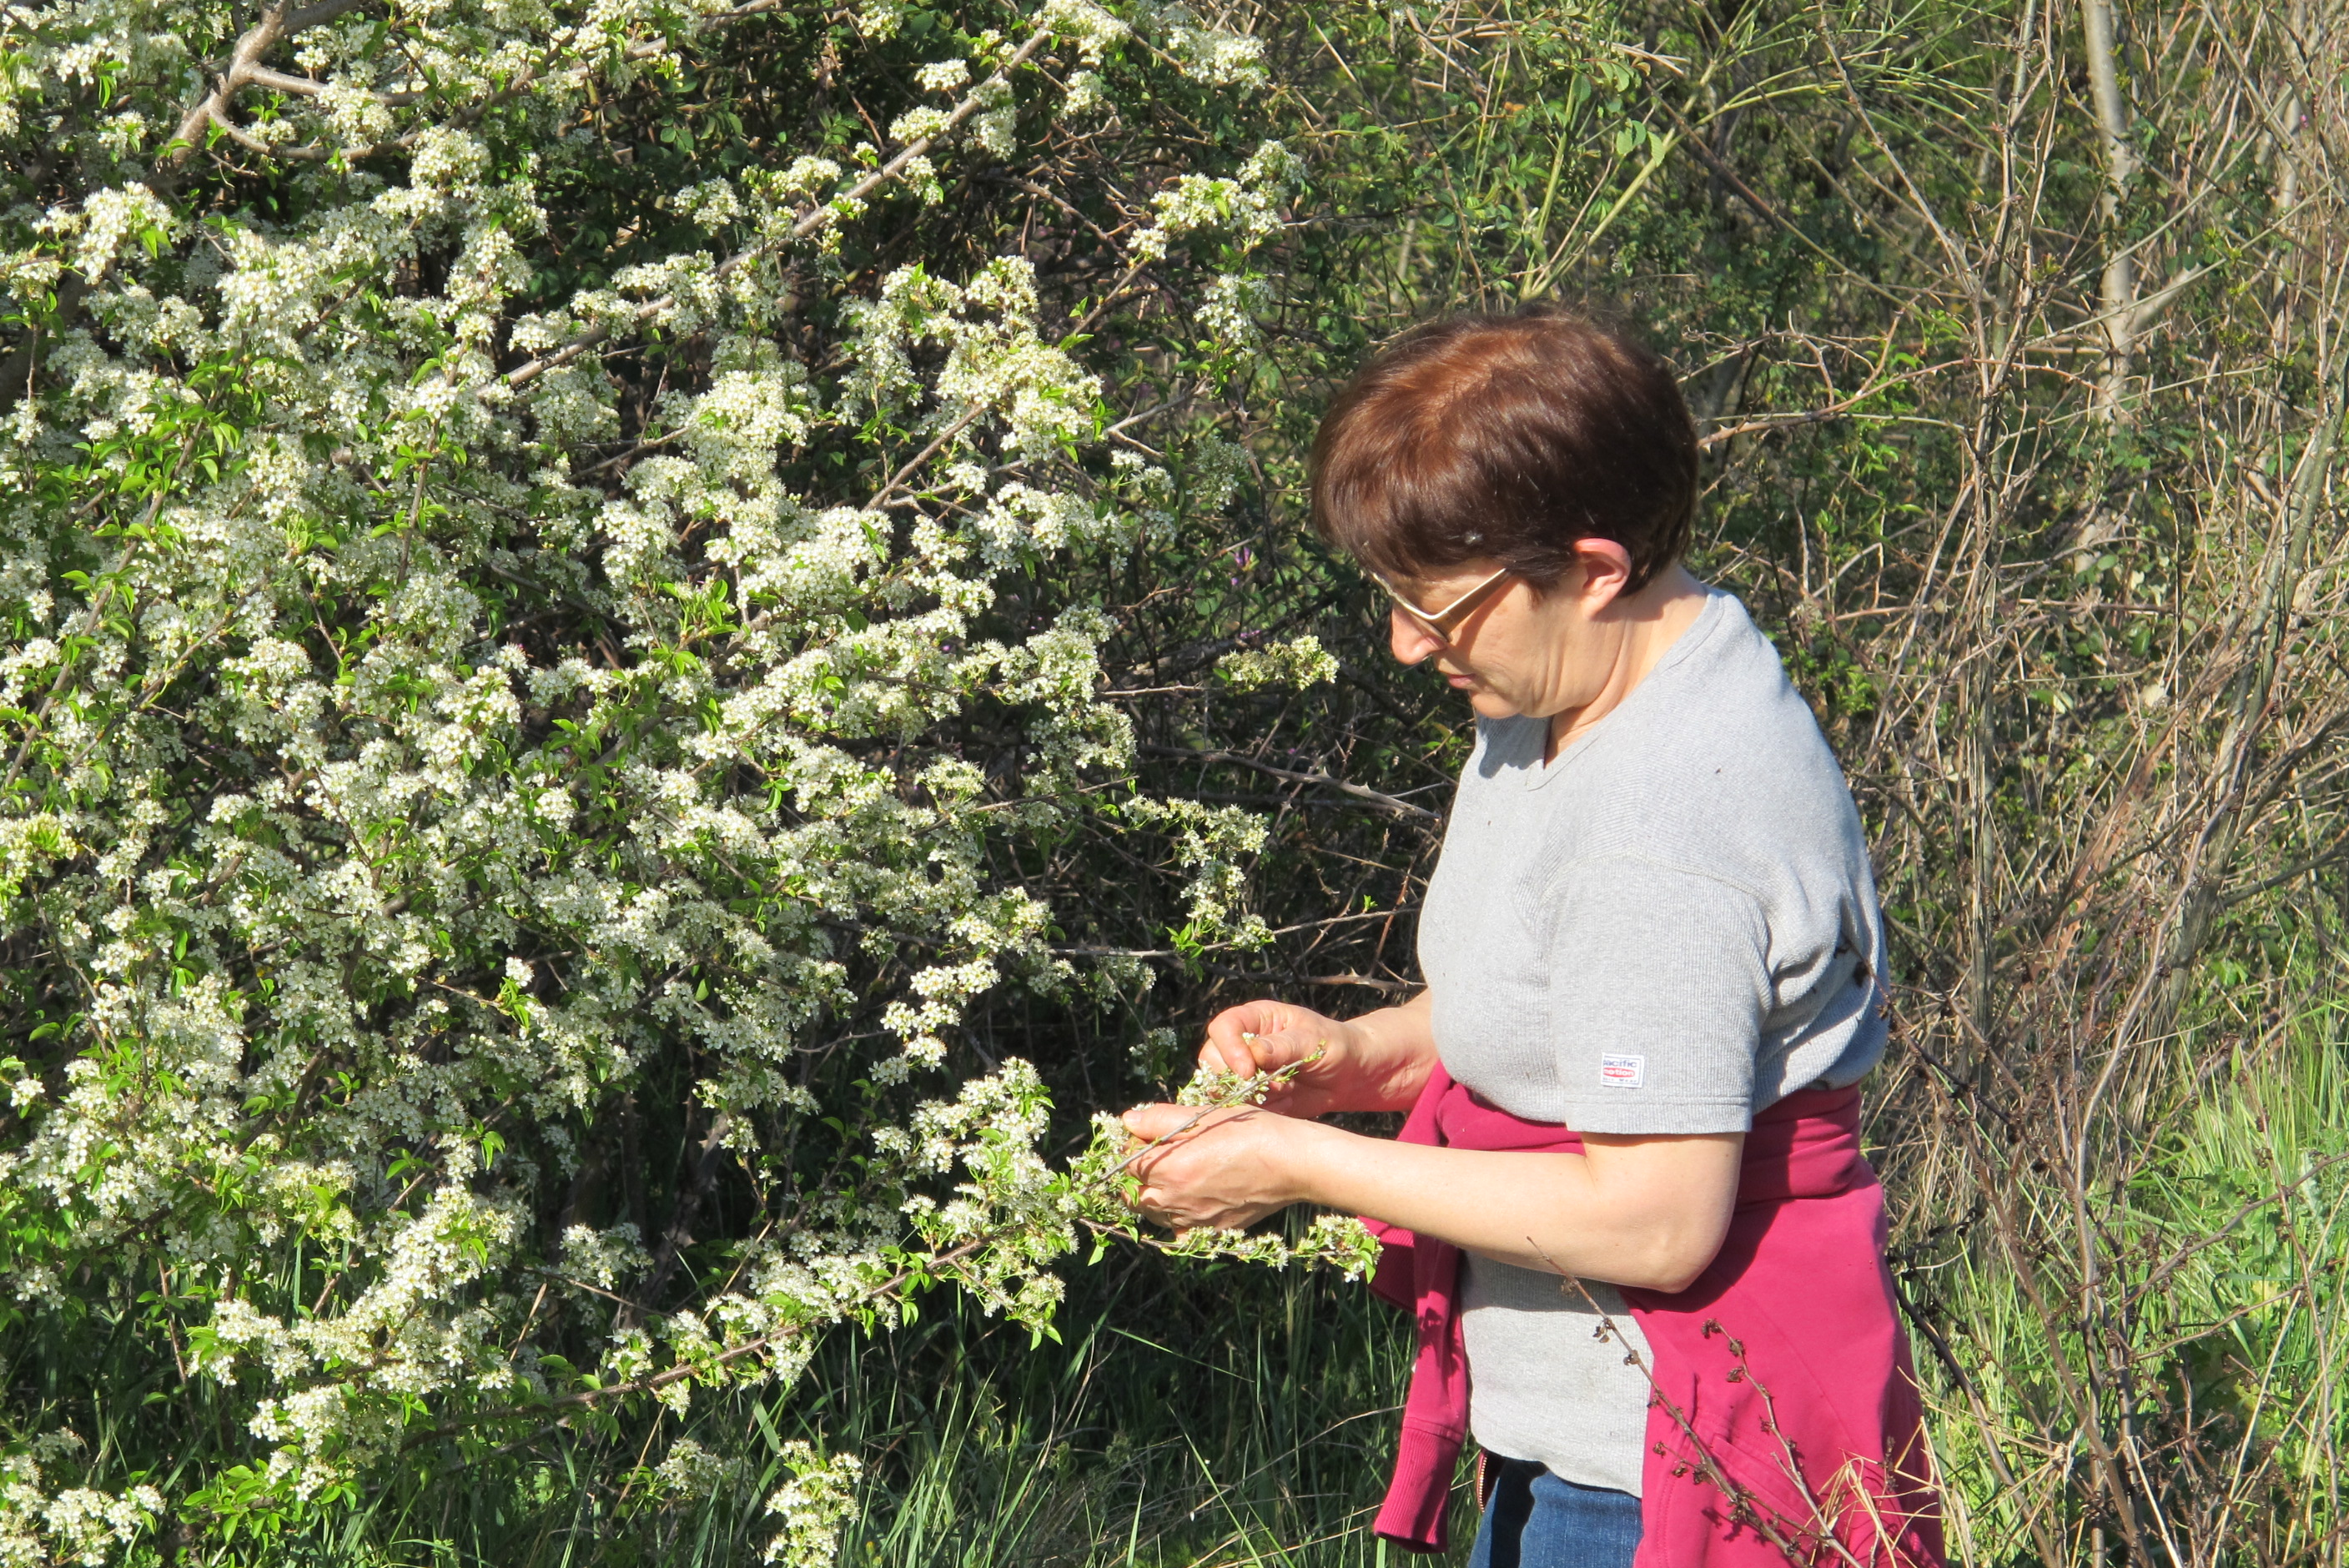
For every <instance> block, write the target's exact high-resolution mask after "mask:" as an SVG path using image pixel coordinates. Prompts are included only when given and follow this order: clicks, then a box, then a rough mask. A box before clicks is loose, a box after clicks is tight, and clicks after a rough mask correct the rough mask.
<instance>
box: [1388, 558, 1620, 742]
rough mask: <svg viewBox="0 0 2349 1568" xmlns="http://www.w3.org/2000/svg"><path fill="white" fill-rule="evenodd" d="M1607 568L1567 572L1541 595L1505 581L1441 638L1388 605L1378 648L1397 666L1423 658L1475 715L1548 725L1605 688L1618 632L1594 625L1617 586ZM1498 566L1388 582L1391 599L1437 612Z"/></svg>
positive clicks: (1469, 565) (1467, 566)
mask: <svg viewBox="0 0 2349 1568" xmlns="http://www.w3.org/2000/svg"><path fill="white" fill-rule="evenodd" d="M1611 565H1612V562H1592V563H1584V564H1579V565H1577V566H1575V567H1573V568H1572V569H1570V570H1569V571H1568V573H1567V574H1566V576H1565V577H1564V578H1562V579H1561V580H1559V581H1558V582H1557V583H1554V584H1552V585H1551V587H1550V588H1549V590H1548V591H1547V593H1536V592H1535V591H1534V588H1533V585H1532V584H1530V583H1526V582H1524V581H1522V580H1520V579H1516V578H1511V579H1509V580H1508V582H1507V583H1506V584H1505V585H1504V586H1503V587H1502V588H1501V590H1500V592H1498V593H1495V594H1494V595H1493V596H1492V597H1491V598H1489V599H1487V600H1486V601H1485V603H1482V604H1480V605H1478V606H1477V608H1476V610H1475V614H1471V615H1469V616H1468V617H1467V618H1466V619H1465V620H1464V621H1462V622H1461V623H1460V624H1459V625H1458V626H1456V627H1455V628H1454V630H1453V633H1452V635H1451V637H1450V638H1449V640H1446V639H1444V638H1443V637H1441V636H1439V635H1437V634H1435V633H1433V632H1432V631H1431V630H1430V629H1429V628H1428V627H1427V626H1426V625H1425V624H1423V622H1421V621H1420V620H1418V619H1417V618H1415V617H1414V616H1413V615H1412V614H1410V613H1409V612H1407V611H1405V610H1404V609H1403V608H1402V606H1401V605H1397V606H1395V607H1394V608H1393V609H1392V610H1391V611H1390V612H1389V613H1388V617H1387V646H1388V647H1389V649H1391V650H1392V652H1393V654H1394V656H1395V657H1396V659H1397V660H1399V661H1401V662H1402V663H1403V664H1406V665H1415V664H1419V663H1421V662H1423V661H1424V660H1426V659H1429V658H1431V657H1432V658H1433V660H1434V661H1435V670H1436V673H1437V674H1438V675H1441V676H1444V679H1445V680H1447V681H1449V682H1450V683H1451V685H1452V686H1453V689H1454V690H1455V691H1460V692H1464V693H1466V694H1467V697H1468V705H1469V706H1470V707H1473V708H1475V710H1476V712H1477V713H1478V714H1479V715H1480V716H1481V717H1485V718H1509V717H1516V716H1518V715H1524V716H1526V717H1532V718H1548V717H1554V716H1556V715H1557V714H1561V713H1567V712H1570V711H1573V710H1576V709H1578V708H1581V707H1585V706H1587V705H1588V703H1590V702H1591V701H1592V700H1593V699H1594V698H1596V697H1597V696H1599V694H1600V693H1601V692H1602V691H1603V690H1604V689H1605V687H1606V685H1607V681H1608V677H1609V674H1610V673H1611V672H1612V671H1613V670H1614V668H1615V665H1616V662H1617V659H1618V657H1619V654H1620V652H1621V642H1622V634H1621V628H1620V627H1619V626H1617V625H1614V624H1610V623H1609V621H1607V620H1605V619H1603V618H1601V616H1602V612H1603V611H1604V610H1605V608H1606V606H1607V605H1608V604H1609V603H1612V602H1613V601H1614V599H1615V598H1616V594H1617V591H1618V590H1619V588H1620V586H1621V578H1620V576H1619V574H1618V573H1614V572H1611V571H1610V570H1609V568H1610V567H1611ZM1499 566H1500V563H1499V562H1491V561H1472V562H1465V563H1464V564H1463V565H1460V566H1457V567H1446V568H1444V569H1442V570H1441V571H1437V572H1431V573H1425V574H1423V575H1419V576H1414V577H1409V578H1398V579H1397V580H1395V583H1394V592H1395V593H1398V594H1400V595H1401V596H1402V597H1403V598H1406V599H1408V600H1410V601H1411V602H1412V603H1413V604H1415V605H1417V606H1419V607H1420V608H1421V609H1423V610H1431V611H1441V610H1443V609H1444V607H1445V606H1446V605H1448V604H1451V603H1453V602H1454V601H1455V600H1457V599H1458V598H1459V597H1460V596H1461V595H1462V594H1464V593H1468V592H1470V591H1471V590H1473V589H1474V588H1475V587H1476V585H1477V584H1478V583H1482V582H1484V581H1485V579H1486V578H1488V577H1490V576H1491V575H1492V574H1493V573H1495V571H1497V570H1498V569H1499ZM1594 566H1595V568H1596V570H1594V569H1593V568H1594Z"/></svg>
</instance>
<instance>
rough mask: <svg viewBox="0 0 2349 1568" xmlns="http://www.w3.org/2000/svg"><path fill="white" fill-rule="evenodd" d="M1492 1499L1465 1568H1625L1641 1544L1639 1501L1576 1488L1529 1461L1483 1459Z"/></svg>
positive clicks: (1593, 1488) (1595, 1488) (1598, 1488)
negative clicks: (1488, 1476) (1490, 1478)
mask: <svg viewBox="0 0 2349 1568" xmlns="http://www.w3.org/2000/svg"><path fill="white" fill-rule="evenodd" d="M1485 1464H1486V1465H1487V1466H1488V1467H1490V1470H1491V1474H1492V1477H1493V1480H1494V1486H1493V1500H1492V1501H1490V1502H1488V1503H1486V1504H1485V1522H1484V1523H1483V1524H1482V1525H1481V1526H1479V1527H1478V1529H1477V1531H1476V1545H1475V1549H1474V1550H1472V1551H1471V1552H1470V1553H1468V1568H1630V1564H1631V1554H1632V1553H1634V1552H1636V1551H1638V1550H1639V1547H1640V1500H1639V1499H1638V1498H1636V1497H1633V1496H1632V1495H1631V1494H1630V1492H1628V1491H1609V1489H1608V1488H1606V1487H1603V1486H1578V1485H1577V1484H1576V1483H1574V1482H1573V1481H1570V1480H1562V1479H1561V1478H1559V1477H1557V1476H1554V1475H1552V1474H1550V1473H1549V1471H1548V1470H1545V1469H1544V1468H1542V1466H1541V1465H1539V1464H1537V1463H1536V1462H1535V1461H1534V1460H1505V1459H1501V1458H1499V1457H1498V1456H1493V1457H1489V1458H1487V1459H1486V1460H1485Z"/></svg>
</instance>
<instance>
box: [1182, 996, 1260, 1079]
mask: <svg viewBox="0 0 2349 1568" xmlns="http://www.w3.org/2000/svg"><path fill="white" fill-rule="evenodd" d="M1271 1007H1272V1004H1270V1003H1268V1002H1246V1003H1242V1004H1241V1005H1240V1006H1237V1007H1226V1008H1225V1009H1224V1010H1223V1011H1222V1012H1220V1013H1218V1014H1216V1016H1215V1017H1214V1019H1213V1020H1212V1021H1210V1022H1209V1024H1208V1025H1207V1038H1206V1042H1205V1043H1204V1044H1202V1045H1201V1046H1200V1047H1199V1065H1200V1066H1201V1067H1203V1068H1208V1069H1209V1070H1210V1071H1214V1072H1226V1073H1237V1074H1238V1075H1239V1076H1240V1077H1242V1078H1247V1077H1248V1076H1249V1075H1251V1074H1253V1073H1257V1072H1260V1071H1262V1070H1263V1068H1261V1067H1260V1066H1258V1064H1257V1054H1256V1050H1255V1045H1256V1042H1257V1040H1259V1039H1262V1038H1263V1037H1264V1036H1265V1035H1266V1033H1267V1032H1268V1022H1269V1020H1268V1018H1267V1017H1266V1014H1267V1013H1268V1012H1269V1011H1270V1010H1271Z"/></svg>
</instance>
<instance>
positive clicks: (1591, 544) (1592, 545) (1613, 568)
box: [1574, 539, 1631, 615]
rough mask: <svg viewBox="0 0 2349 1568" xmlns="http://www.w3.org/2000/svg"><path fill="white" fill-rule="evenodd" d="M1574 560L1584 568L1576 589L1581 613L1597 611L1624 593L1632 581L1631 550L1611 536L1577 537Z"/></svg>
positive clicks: (1588, 613) (1594, 612) (1590, 613)
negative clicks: (1595, 537) (1625, 587)
mask: <svg viewBox="0 0 2349 1568" xmlns="http://www.w3.org/2000/svg"><path fill="white" fill-rule="evenodd" d="M1574 562H1575V564H1576V565H1577V566H1578V567H1579V568H1580V569H1581V573H1580V575H1581V582H1580V583H1578V584H1577V585H1576V589H1577V592H1578V594H1579V596H1580V597H1581V600H1582V613H1583V614H1586V615H1596V614H1599V612H1600V611H1601V610H1604V609H1606V608H1607V606H1608V605H1609V604H1612V603H1615V601H1616V600H1617V599H1619V598H1620V597H1622V594H1623V589H1624V585H1625V584H1627V583H1630V581H1631V552H1630V551H1628V550H1626V549H1624V548H1623V547H1622V546H1621V545H1620V544H1618V543H1616V542H1615V541H1613V540H1611V539H1578V540H1576V541H1575V542H1574Z"/></svg>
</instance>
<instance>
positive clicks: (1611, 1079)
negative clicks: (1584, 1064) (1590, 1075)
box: [1599, 1051, 1648, 1088]
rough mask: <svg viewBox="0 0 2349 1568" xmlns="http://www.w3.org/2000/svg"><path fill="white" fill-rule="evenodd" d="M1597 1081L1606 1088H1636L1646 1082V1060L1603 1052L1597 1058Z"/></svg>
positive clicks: (1613, 1052)
mask: <svg viewBox="0 0 2349 1568" xmlns="http://www.w3.org/2000/svg"><path fill="white" fill-rule="evenodd" d="M1647 1081H1648V1058H1647V1057H1634V1056H1626V1055H1624V1054H1623V1053H1621V1052H1619V1051H1605V1052H1602V1053H1600V1055H1599V1083H1600V1084H1601V1085H1603V1086H1604V1087H1606V1088H1640V1086H1641V1085H1642V1084H1644V1083H1646V1082H1647Z"/></svg>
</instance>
